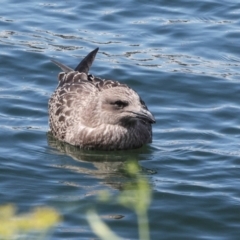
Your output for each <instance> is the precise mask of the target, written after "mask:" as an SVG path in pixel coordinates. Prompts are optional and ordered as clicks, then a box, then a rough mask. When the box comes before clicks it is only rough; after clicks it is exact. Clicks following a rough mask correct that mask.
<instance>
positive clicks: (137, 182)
mask: <svg viewBox="0 0 240 240" xmlns="http://www.w3.org/2000/svg"><path fill="white" fill-rule="evenodd" d="M126 173H127V174H128V175H129V177H130V180H131V181H129V182H127V183H125V184H124V186H123V191H121V192H120V193H119V195H118V196H116V197H113V196H111V195H110V193H109V192H108V191H104V192H101V193H100V195H99V199H100V200H101V201H104V202H108V201H112V200H115V201H116V202H117V203H119V204H120V205H122V206H124V207H126V208H129V209H131V210H132V211H134V212H135V213H136V215H137V219H138V232H139V239H140V240H150V236H149V223H148V215H147V211H148V208H149V205H150V203H151V197H152V191H151V187H150V185H149V182H148V180H147V178H146V177H144V176H143V175H141V174H139V165H138V164H137V163H136V162H132V161H131V162H127V163H126ZM87 220H88V223H89V225H90V226H91V228H92V230H93V232H94V233H95V234H96V235H98V237H100V238H101V239H103V240H110V239H111V240H119V239H121V238H120V237H119V236H117V235H116V234H115V233H113V231H112V230H111V229H110V228H109V227H108V226H107V225H106V223H104V221H102V220H101V218H100V217H99V215H98V214H97V212H96V211H95V210H94V209H90V210H88V211H87Z"/></svg>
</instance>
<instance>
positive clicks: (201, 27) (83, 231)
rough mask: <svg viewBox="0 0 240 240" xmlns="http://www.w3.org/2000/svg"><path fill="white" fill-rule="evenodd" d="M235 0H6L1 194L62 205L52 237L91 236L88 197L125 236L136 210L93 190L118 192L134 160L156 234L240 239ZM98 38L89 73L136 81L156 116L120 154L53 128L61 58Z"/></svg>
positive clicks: (238, 7) (69, 59)
mask: <svg viewBox="0 0 240 240" xmlns="http://www.w3.org/2000/svg"><path fill="white" fill-rule="evenodd" d="M239 13H240V4H239V2H238V1H236V0H232V1H231V0H224V1H221V2H219V1H216V0H212V1H211V0H201V1H194V2H193V1H186V0H178V1H164V0H162V1H160V0H159V1H157V0H155V1H145V0H141V1H136V0H129V1H126V0H123V1H119V2H116V1H109V0H105V1H102V0H101V1H80V2H76V1H72V0H68V1H58V2H55V3H51V2H49V1H46V0H43V1H41V2H38V1H27V0H25V1H21V2H19V1H14V0H9V1H6V0H2V2H1V8H0V49H1V51H0V52H1V55H0V63H1V64H0V72H1V86H0V98H1V105H0V135H1V138H0V153H1V157H0V159H1V161H0V170H1V174H0V179H1V181H0V190H1V191H0V192H1V195H0V196H1V197H0V204H5V203H8V202H11V203H14V204H16V205H17V206H18V208H19V211H20V212H27V211H29V210H30V209H32V208H33V207H35V206H39V205H47V206H51V207H54V208H56V209H57V210H58V211H59V212H60V213H61V214H62V216H63V218H64V220H63V222H62V223H60V224H59V225H58V226H57V227H56V228H55V229H54V232H53V234H52V236H51V239H93V238H95V235H94V233H93V232H92V230H91V229H90V227H89V225H88V224H87V221H86V216H85V210H86V208H87V207H88V206H89V204H93V205H97V206H98V207H97V209H98V211H99V213H100V214H103V215H110V214H120V215H123V216H124V218H122V219H119V220H114V219H109V220H107V223H108V224H109V225H110V227H111V228H112V229H113V230H114V231H115V232H116V233H117V234H119V235H120V236H122V237H123V238H125V239H138V235H137V222H136V217H135V215H134V214H133V213H132V212H131V211H129V210H128V209H125V208H122V207H120V206H116V205H114V204H109V205H107V206H106V205H104V204H101V203H99V202H98V200H97V199H96V198H95V196H96V193H97V191H98V190H103V189H108V190H109V191H111V192H112V193H113V194H116V195H117V194H118V193H119V191H121V186H122V183H123V182H124V181H125V180H126V176H125V175H124V174H122V171H121V169H122V166H123V164H124V162H125V161H127V160H129V159H135V160H137V161H138V164H139V165H140V166H141V167H142V169H144V171H145V173H146V175H147V177H148V179H149V181H150V183H151V186H152V190H153V201H152V204H151V206H150V209H149V222H150V228H151V238H152V239H218V240H219V239H239V235H240V228H239V226H240V190H239V179H240V171H239V170H240V150H239V147H240V117H239V112H240V107H239V96H240V94H239V93H240V80H239V79H240V76H239V75H240V71H239V65H240V57H239V49H240V43H239V42H240V41H239V39H240V31H239V29H240V20H239ZM96 47H100V50H99V53H98V55H97V58H96V60H95V62H94V64H93V66H92V68H91V72H92V73H93V74H94V75H96V76H100V77H102V78H107V79H116V80H118V81H121V82H123V83H126V84H128V85H129V86H131V87H132V88H133V89H135V90H136V91H137V92H138V93H139V94H140V95H141V97H142V98H143V99H144V101H145V102H146V103H147V105H148V107H149V109H150V110H151V111H152V112H153V114H154V115H155V118H156V120H157V123H156V124H155V125H154V126H153V132H154V137H153V143H152V144H150V145H148V146H145V147H143V148H142V149H138V150H132V151H124V152H94V151H92V152H91V151H79V150H78V149H76V148H73V147H71V146H69V145H66V144H60V143H59V142H56V141H54V139H52V138H51V137H49V135H48V134H47V132H48V112H47V102H48V99H49V97H50V95H51V93H52V92H53V91H54V89H55V87H56V85H57V74H58V72H59V69H58V68H57V67H56V66H55V65H54V64H52V63H51V62H50V58H55V59H57V60H58V61H60V62H63V63H65V64H66V65H69V66H71V67H75V66H76V65H77V64H78V62H79V61H80V60H81V59H82V58H83V57H84V56H85V55H86V54H87V53H88V52H90V51H91V50H93V49H94V48H96Z"/></svg>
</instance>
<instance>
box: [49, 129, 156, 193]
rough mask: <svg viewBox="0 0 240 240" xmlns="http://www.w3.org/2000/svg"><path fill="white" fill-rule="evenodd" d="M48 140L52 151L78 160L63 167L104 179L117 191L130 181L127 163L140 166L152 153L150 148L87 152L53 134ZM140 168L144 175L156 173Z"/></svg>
mask: <svg viewBox="0 0 240 240" xmlns="http://www.w3.org/2000/svg"><path fill="white" fill-rule="evenodd" d="M47 138H48V144H49V146H50V147H51V148H52V149H55V150H57V151H58V153H59V152H60V153H62V154H66V155H67V156H70V157H71V158H73V159H74V160H76V162H75V163H73V164H65V165H64V166H62V167H64V168H66V169H70V170H72V171H75V172H79V173H84V174H89V175H92V176H94V177H96V178H99V179H102V180H103V181H104V183H105V184H106V185H108V186H111V187H113V188H115V189H121V186H122V184H123V183H124V182H125V181H126V180H128V179H129V177H128V173H127V172H126V169H125V166H126V162H127V161H134V162H136V163H137V164H138V165H139V161H140V160H144V159H145V160H146V158H147V155H150V153H151V151H152V150H151V149H150V148H149V147H148V146H145V147H143V148H140V149H134V150H127V151H87V150H81V149H79V148H78V147H74V146H71V145H69V144H67V143H63V142H60V141H58V140H57V139H55V138H54V137H53V136H52V134H51V133H48V135H47ZM139 168H140V169H141V171H142V172H143V173H147V174H153V173H155V172H154V171H153V170H149V169H146V168H143V167H141V166H140V165H139Z"/></svg>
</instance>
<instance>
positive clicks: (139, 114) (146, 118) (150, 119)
mask: <svg viewBox="0 0 240 240" xmlns="http://www.w3.org/2000/svg"><path fill="white" fill-rule="evenodd" d="M131 113H133V114H135V115H136V118H140V119H143V120H144V121H147V122H149V123H151V124H152V123H155V122H156V120H155V118H154V116H153V115H152V114H151V113H150V112H149V111H148V110H147V109H144V108H141V110H140V111H139V112H133V111H131Z"/></svg>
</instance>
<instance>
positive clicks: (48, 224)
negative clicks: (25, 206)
mask: <svg viewBox="0 0 240 240" xmlns="http://www.w3.org/2000/svg"><path fill="white" fill-rule="evenodd" d="M16 212H17V211H16V207H15V206H14V205H12V204H8V205H4V206H0V239H4V240H5V239H8V240H9V239H18V237H19V238H20V237H21V238H22V239H27V238H28V236H29V235H30V234H33V233H34V234H35V235H37V236H39V238H40V239H41V238H44V236H45V234H46V233H47V232H48V231H49V230H50V229H51V228H52V227H53V226H54V225H55V224H56V223H58V222H59V221H60V219H61V218H60V215H59V214H58V212H57V211H55V210H54V209H52V208H48V207H37V208H35V209H33V210H32V212H30V213H28V214H21V215H17V214H16Z"/></svg>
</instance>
